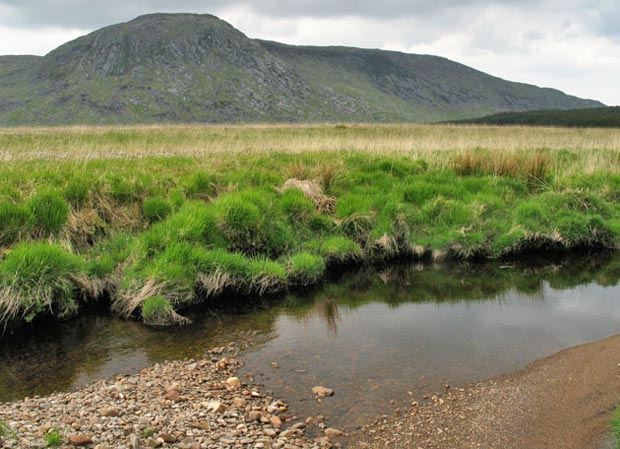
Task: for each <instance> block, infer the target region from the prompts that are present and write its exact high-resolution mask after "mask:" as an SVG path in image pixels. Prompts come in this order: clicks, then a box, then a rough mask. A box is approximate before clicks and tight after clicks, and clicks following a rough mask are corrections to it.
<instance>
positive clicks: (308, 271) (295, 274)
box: [288, 253, 325, 285]
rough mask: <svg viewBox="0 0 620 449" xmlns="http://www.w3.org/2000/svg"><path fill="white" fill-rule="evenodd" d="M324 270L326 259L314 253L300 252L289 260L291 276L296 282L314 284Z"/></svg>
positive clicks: (292, 280)
mask: <svg viewBox="0 0 620 449" xmlns="http://www.w3.org/2000/svg"><path fill="white" fill-rule="evenodd" d="M324 271H325V261H324V260H323V258H322V257H320V256H316V255H314V254H310V253H298V254H295V255H294V256H292V257H291V258H290V259H289V262H288V272H289V277H290V280H291V282H293V283H294V284H299V285H309V284H313V283H315V282H317V281H318V280H319V279H320V278H321V276H323V272H324Z"/></svg>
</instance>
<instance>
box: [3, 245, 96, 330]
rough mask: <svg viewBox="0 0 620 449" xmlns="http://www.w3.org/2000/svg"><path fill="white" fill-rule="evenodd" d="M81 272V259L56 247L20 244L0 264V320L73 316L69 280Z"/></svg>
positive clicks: (82, 270)
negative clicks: (43, 316)
mask: <svg viewBox="0 0 620 449" xmlns="http://www.w3.org/2000/svg"><path fill="white" fill-rule="evenodd" d="M83 272H84V262H83V261H82V259H81V258H80V257H78V256H75V255H73V254H70V253H67V252H66V251H64V250H63V249H62V248H60V247H58V246H56V245H52V244H49V243H20V244H19V245H17V246H16V247H15V248H14V249H13V250H11V252H10V253H9V254H8V255H7V256H6V258H5V260H4V261H3V263H2V264H0V321H1V322H5V323H6V322H11V321H14V320H15V319H23V320H25V321H32V320H33V319H34V318H35V317H36V316H37V315H39V314H43V313H46V314H49V315H52V316H55V317H57V318H67V317H70V316H73V315H75V314H76V313H77V309H78V303H77V302H76V299H75V295H74V289H75V283H74V280H73V279H74V276H79V275H81V274H83Z"/></svg>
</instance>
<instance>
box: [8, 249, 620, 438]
mask: <svg viewBox="0 0 620 449" xmlns="http://www.w3.org/2000/svg"><path fill="white" fill-rule="evenodd" d="M617 259H618V256H617V255H615V256H600V255H599V256H596V257H589V256H579V257H577V256H573V257H570V258H563V259H561V260H555V261H550V260H547V261H542V262H541V261H530V262H527V263H526V262H523V261H522V262H518V263H516V262H515V263H509V264H506V265H499V264H477V265H445V266H423V265H399V266H392V267H389V268H386V269H383V270H373V269H364V270H360V271H358V272H355V273H349V274H347V275H345V276H343V278H342V279H341V280H339V281H335V282H332V283H328V284H325V285H324V286H322V287H320V288H318V289H316V290H315V291H313V292H310V293H306V294H304V295H299V294H297V295H290V296H288V297H286V298H284V299H282V300H280V301H276V302H275V304H273V303H272V305H271V306H269V307H267V308H266V309H264V310H261V311H255V312H252V313H250V314H246V315H226V314H219V315H217V316H211V315H210V316H209V317H206V316H204V314H203V316H202V317H201V318H198V319H196V320H195V323H194V324H193V325H192V326H190V327H186V328H179V329H173V330H165V331H156V330H152V329H148V328H145V327H144V326H142V325H140V324H138V323H133V322H125V321H120V320H117V319H114V318H111V317H84V318H82V319H80V320H77V321H73V322H70V323H65V324H63V325H62V326H58V325H56V326H55V327H54V328H53V329H40V330H38V331H37V334H36V335H19V336H15V337H12V338H5V339H4V340H3V341H2V342H1V343H0V344H1V345H2V346H1V349H0V400H3V401H7V400H12V399H17V398H20V397H23V396H27V395H34V394H46V393H49V392H51V391H55V390H69V389H72V388H75V387H77V386H80V385H83V384H85V383H88V382H91V381H94V380H97V379H101V378H107V377H109V376H111V375H114V374H120V373H130V372H135V371H136V370H138V369H140V368H143V367H145V366H148V365H150V364H152V363H155V362H159V361H163V360H166V359H168V360H170V359H175V358H184V357H198V356H200V355H201V354H203V353H204V351H205V350H206V349H208V348H211V347H213V346H220V345H224V344H226V343H228V342H229V341H230V340H235V339H236V338H237V336H239V335H246V334H247V333H248V332H249V331H252V332H256V338H255V340H256V343H254V344H253V345H251V346H250V349H249V350H247V351H246V353H245V354H244V359H245V360H246V361H247V364H246V367H245V368H244V369H243V371H242V374H243V375H251V376H253V377H254V378H255V380H257V381H259V382H261V383H263V384H264V385H265V387H264V388H265V389H269V390H271V391H273V392H274V393H275V394H276V395H277V396H280V397H282V398H284V399H285V400H287V401H288V402H289V404H290V405H291V411H292V412H293V413H295V414H297V415H299V416H304V417H305V416H315V415H317V414H322V415H326V416H328V418H329V420H330V421H329V422H330V424H333V425H341V426H345V427H348V428H352V427H353V426H355V425H356V424H361V423H362V422H363V421H364V420H365V419H366V418H367V417H369V416H376V415H377V414H380V413H385V412H388V411H389V410H391V409H393V408H395V407H397V406H398V405H401V404H402V403H404V401H406V400H408V399H409V400H410V399H411V398H413V397H418V396H420V395H422V394H424V393H426V392H428V391H434V390H437V389H439V388H442V387H443V386H444V385H445V384H451V385H459V384H463V383H467V382H471V381H475V380H480V379H483V378H487V377H490V376H494V375H497V374H501V373H507V372H512V371H515V370H518V369H520V368H522V367H523V366H525V365H526V364H527V363H528V362H531V361H533V360H535V359H536V358H539V357H541V356H544V355H548V354H552V353H554V352H557V351H558V350H561V349H564V348H567V347H570V346H574V345H577V344H581V343H584V342H588V341H593V340H597V339H600V338H604V337H607V336H609V335H612V334H616V333H619V332H620V287H618V283H619V278H620V262H619V261H618V260H617ZM274 364H275V365H274ZM274 366H275V368H274ZM315 385H323V386H326V387H329V388H332V389H334V390H335V391H336V394H335V396H334V397H331V398H328V399H325V400H323V401H322V402H321V403H318V402H316V401H314V399H313V395H312V393H311V388H312V387H313V386H315ZM391 400H393V401H395V403H394V404H390V401H391Z"/></svg>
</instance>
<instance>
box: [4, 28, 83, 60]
mask: <svg viewBox="0 0 620 449" xmlns="http://www.w3.org/2000/svg"><path fill="white" fill-rule="evenodd" d="M86 32H87V31H85V30H75V29H65V28H47V27H46V28H40V29H36V30H32V29H23V28H11V27H6V26H2V25H0V55H44V54H46V53H48V52H49V51H50V50H53V49H54V48H56V47H58V46H59V45H62V44H64V43H65V42H68V41H70V40H72V39H75V38H76V37H78V36H81V35H83V34H85V33H86Z"/></svg>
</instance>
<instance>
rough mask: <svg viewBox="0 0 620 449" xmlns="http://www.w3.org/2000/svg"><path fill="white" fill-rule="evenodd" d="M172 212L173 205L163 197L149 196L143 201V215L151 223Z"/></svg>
mask: <svg viewBox="0 0 620 449" xmlns="http://www.w3.org/2000/svg"><path fill="white" fill-rule="evenodd" d="M171 213H172V205H171V204H170V203H169V202H168V201H166V200H164V199H162V198H148V199H146V200H144V202H143V203H142V215H144V218H146V220H147V221H148V222H149V223H156V222H158V221H161V220H163V219H165V218H166V217H168V215H170V214H171Z"/></svg>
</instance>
